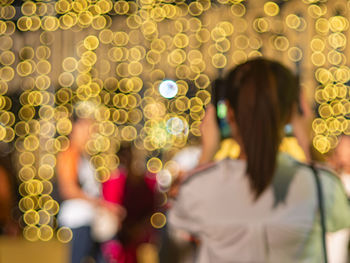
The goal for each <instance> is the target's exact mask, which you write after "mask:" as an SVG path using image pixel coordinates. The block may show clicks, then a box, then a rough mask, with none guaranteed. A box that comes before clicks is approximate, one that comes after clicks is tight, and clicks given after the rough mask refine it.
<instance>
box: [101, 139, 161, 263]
mask: <svg viewBox="0 0 350 263" xmlns="http://www.w3.org/2000/svg"><path fill="white" fill-rule="evenodd" d="M118 156H119V158H120V165H119V167H118V169H117V170H116V171H114V172H113V173H112V174H111V176H110V179H109V180H108V181H106V182H105V183H103V185H102V194H103V198H104V199H105V200H106V201H108V202H111V203H114V204H119V205H121V206H123V207H124V208H125V209H126V218H125V220H124V221H123V223H122V225H121V229H120V231H119V232H118V234H117V236H116V237H115V238H114V239H112V240H110V241H108V242H106V243H105V244H104V245H103V253H104V256H105V258H106V259H107V260H108V263H112V262H118V263H136V262H137V250H138V248H139V247H140V245H142V244H144V243H150V242H153V240H154V237H155V231H154V229H153V228H152V226H151V224H150V216H151V215H152V214H153V212H154V211H155V198H156V178H155V175H154V174H151V173H148V172H147V171H146V169H145V167H146V166H145V160H144V156H143V155H142V152H140V151H139V150H137V149H135V148H134V147H132V146H131V145H130V144H126V145H122V147H121V148H120V150H119V151H118Z"/></svg>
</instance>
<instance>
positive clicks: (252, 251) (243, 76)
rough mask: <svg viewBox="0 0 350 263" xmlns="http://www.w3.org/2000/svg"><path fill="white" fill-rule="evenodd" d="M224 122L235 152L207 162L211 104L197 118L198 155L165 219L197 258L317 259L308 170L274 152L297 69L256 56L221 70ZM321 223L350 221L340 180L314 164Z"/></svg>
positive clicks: (213, 129) (213, 127)
mask: <svg viewBox="0 0 350 263" xmlns="http://www.w3.org/2000/svg"><path fill="white" fill-rule="evenodd" d="M225 86H226V87H225V88H226V97H227V105H228V122H229V125H230V128H231V131H232V135H233V137H234V139H235V140H236V141H237V142H238V143H239V144H240V148H241V152H240V155H239V157H238V159H236V160H232V159H225V160H223V161H220V162H216V163H210V164H208V163H207V162H208V160H211V159H212V157H213V155H214V154H215V152H216V150H217V149H218V145H219V130H218V126H217V121H216V111H215V108H214V107H213V106H209V107H208V109H207V112H206V116H205V118H204V120H203V123H202V150H203V154H202V157H201V159H200V162H201V163H207V164H206V165H204V166H202V168H198V169H197V171H196V172H195V173H194V174H192V175H191V176H190V177H187V179H186V180H185V181H184V183H183V184H182V186H181V188H180V191H179V194H178V196H177V198H176V201H175V202H174V204H173V207H172V209H171V211H170V213H169V218H168V223H169V226H170V227H174V228H182V229H184V230H186V231H189V232H191V233H192V234H193V235H195V236H196V237H197V239H198V240H199V242H200V246H199V251H198V255H197V259H196V262H200V263H204V262H215V263H221V262H225V263H226V262H250V263H252V262H254V263H256V262H272V263H275V262H276V263H280V262H283V263H289V262H290V263H295V262H308V263H310V262H311V263H313V262H315V263H319V262H322V260H323V259H322V240H321V234H320V231H321V230H320V223H319V216H318V213H317V210H318V199H317V190H316V186H315V180H314V177H313V172H312V170H311V169H310V168H309V167H308V166H307V165H302V164H300V163H298V162H296V161H295V160H294V159H292V158H291V157H290V156H288V155H286V154H281V153H279V152H278V148H279V144H280V142H281V140H282V138H283V136H284V134H283V128H284V126H285V125H286V124H287V123H288V122H289V121H290V119H291V117H292V114H293V113H294V112H295V111H296V106H297V100H298V96H299V89H298V84H297V80H296V77H295V76H294V75H293V74H292V73H291V72H290V71H289V70H288V69H286V68H285V67H284V66H282V65H281V64H279V63H277V62H273V61H269V60H266V59H254V60H251V61H248V62H246V63H244V64H242V65H239V66H238V67H236V68H235V69H234V70H232V71H231V72H229V74H228V76H227V77H226V84H225ZM319 173H320V177H321V181H322V185H323V193H324V201H325V210H326V221H327V229H328V230H329V231H336V230H338V229H341V228H345V227H349V225H350V210H349V206H348V203H347V199H346V196H345V193H344V190H343V188H342V186H341V184H340V182H339V180H338V179H337V178H336V177H335V176H333V175H332V174H331V173H330V172H328V171H326V170H321V169H319Z"/></svg>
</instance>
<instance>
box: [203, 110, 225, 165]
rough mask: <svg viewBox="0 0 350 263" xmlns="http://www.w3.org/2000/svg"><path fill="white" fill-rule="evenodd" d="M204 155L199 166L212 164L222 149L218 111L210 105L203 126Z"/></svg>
mask: <svg viewBox="0 0 350 263" xmlns="http://www.w3.org/2000/svg"><path fill="white" fill-rule="evenodd" d="M200 129H201V134H202V137H201V140H202V154H201V157H200V158H199V164H204V163H207V162H210V161H211V160H212V159H213V158H214V155H215V153H216V152H217V151H218V150H219V148H220V130H219V126H218V123H217V119H216V109H215V107H214V105H212V104H209V106H208V107H207V110H206V112H205V116H204V118H203V120H202V124H201V127H200Z"/></svg>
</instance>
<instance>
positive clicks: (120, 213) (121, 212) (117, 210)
mask: <svg viewBox="0 0 350 263" xmlns="http://www.w3.org/2000/svg"><path fill="white" fill-rule="evenodd" d="M99 205H100V206H103V207H104V208H107V209H108V210H110V211H111V212H112V213H113V214H115V215H116V216H117V217H118V219H119V220H120V222H122V221H123V220H124V219H125V217H126V210H125V208H124V207H123V206H121V205H119V204H114V203H111V202H108V201H105V200H100V202H99Z"/></svg>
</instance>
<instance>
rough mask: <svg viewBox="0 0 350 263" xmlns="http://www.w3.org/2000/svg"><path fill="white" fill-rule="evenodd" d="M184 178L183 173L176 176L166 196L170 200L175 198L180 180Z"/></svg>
mask: <svg viewBox="0 0 350 263" xmlns="http://www.w3.org/2000/svg"><path fill="white" fill-rule="evenodd" d="M183 177H184V172H182V171H180V172H179V174H178V175H177V176H176V178H175V180H174V181H173V182H172V184H171V187H170V189H169V191H168V196H169V197H170V198H176V197H177V195H178V193H179V191H180V187H181V183H182V179H183Z"/></svg>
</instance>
